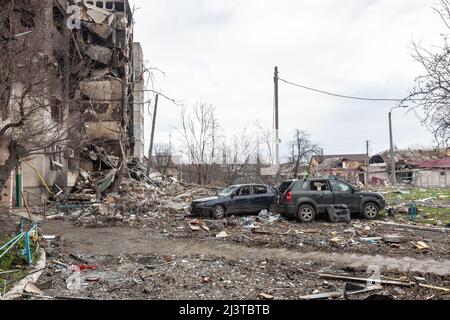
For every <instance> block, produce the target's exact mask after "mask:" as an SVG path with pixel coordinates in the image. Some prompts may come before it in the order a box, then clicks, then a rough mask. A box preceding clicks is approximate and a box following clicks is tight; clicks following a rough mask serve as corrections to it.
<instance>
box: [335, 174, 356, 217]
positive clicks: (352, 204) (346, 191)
mask: <svg viewBox="0 0 450 320" xmlns="http://www.w3.org/2000/svg"><path fill="white" fill-rule="evenodd" d="M330 185H331V190H332V191H333V195H334V204H345V205H347V206H348V208H349V209H350V211H351V212H359V205H360V203H361V197H360V196H359V195H358V194H355V192H354V189H353V187H352V186H351V185H349V184H347V183H345V182H343V181H339V180H330Z"/></svg>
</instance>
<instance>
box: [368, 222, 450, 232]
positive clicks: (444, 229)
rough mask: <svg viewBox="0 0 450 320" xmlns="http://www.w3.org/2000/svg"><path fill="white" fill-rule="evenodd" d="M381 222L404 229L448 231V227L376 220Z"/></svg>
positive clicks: (384, 224)
mask: <svg viewBox="0 0 450 320" xmlns="http://www.w3.org/2000/svg"><path fill="white" fill-rule="evenodd" d="M375 223H378V224H381V225H383V226H388V227H396V228H403V229H413V230H421V231H433V232H445V233H448V231H449V229H448V228H436V227H427V226H418V225H413V224H400V223H392V222H375Z"/></svg>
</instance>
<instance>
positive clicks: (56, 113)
mask: <svg viewBox="0 0 450 320" xmlns="http://www.w3.org/2000/svg"><path fill="white" fill-rule="evenodd" d="M50 113H51V117H52V120H53V121H55V122H57V123H61V122H63V110H62V105H61V101H60V100H59V99H56V98H54V99H52V101H51V103H50Z"/></svg>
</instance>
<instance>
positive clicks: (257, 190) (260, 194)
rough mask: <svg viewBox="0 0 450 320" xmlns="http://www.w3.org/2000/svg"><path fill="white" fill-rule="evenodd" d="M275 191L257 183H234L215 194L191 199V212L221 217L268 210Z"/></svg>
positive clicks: (203, 215)
mask: <svg viewBox="0 0 450 320" xmlns="http://www.w3.org/2000/svg"><path fill="white" fill-rule="evenodd" d="M274 199H275V191H274V190H272V189H271V188H270V187H268V186H264V185H258V184H246V185H236V186H231V187H228V188H226V189H224V190H222V191H220V192H219V193H218V194H217V196H215V197H210V198H203V199H197V200H194V201H192V204H191V214H192V215H193V216H200V217H212V218H214V219H222V218H224V217H226V216H227V215H233V214H254V213H258V212H260V211H262V210H264V209H268V210H270V208H271V206H272V204H273V202H274Z"/></svg>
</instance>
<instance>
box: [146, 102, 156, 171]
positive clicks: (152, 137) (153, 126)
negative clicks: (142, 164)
mask: <svg viewBox="0 0 450 320" xmlns="http://www.w3.org/2000/svg"><path fill="white" fill-rule="evenodd" d="M158 98H159V95H156V98H155V109H154V111H153V125H152V136H151V138H150V149H149V150H148V162H147V176H149V175H150V170H151V168H152V153H153V139H154V138H155V125H156V114H157V112H158Z"/></svg>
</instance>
